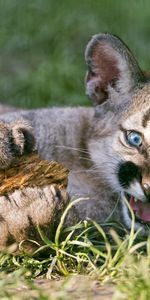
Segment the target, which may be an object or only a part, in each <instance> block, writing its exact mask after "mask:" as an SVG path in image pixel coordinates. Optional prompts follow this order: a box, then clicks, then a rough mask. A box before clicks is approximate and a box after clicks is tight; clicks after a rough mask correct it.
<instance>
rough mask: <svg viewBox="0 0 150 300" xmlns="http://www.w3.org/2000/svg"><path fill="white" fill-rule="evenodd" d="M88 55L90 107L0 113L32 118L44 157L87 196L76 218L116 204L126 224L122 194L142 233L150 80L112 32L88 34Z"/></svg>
mask: <svg viewBox="0 0 150 300" xmlns="http://www.w3.org/2000/svg"><path fill="white" fill-rule="evenodd" d="M85 59H86V63H87V67H88V72H87V75H86V92H87V95H88V96H89V97H90V98H91V99H92V101H93V106H94V107H93V108H84V107H77V108H50V109H37V110H30V111H20V112H19V111H18V112H16V113H15V112H12V113H7V114H4V115H1V116H0V120H1V121H5V122H11V121H14V120H18V119H20V118H23V119H25V120H27V121H29V122H30V124H31V126H32V127H33V130H34V134H35V137H36V141H37V148H38V151H39V153H40V154H41V155H42V157H43V158H45V159H48V160H56V161H58V162H61V163H63V164H64V165H65V166H67V167H68V168H69V169H70V176H69V184H68V192H69V195H70V198H72V197H74V198H75V197H89V200H86V201H82V202H80V204H79V205H78V206H77V211H78V216H79V218H81V219H83V218H84V219H85V218H92V219H95V220H97V221H99V222H102V221H105V220H106V219H107V218H109V217H110V216H112V212H113V218H114V219H115V220H118V221H123V222H124V223H125V224H126V226H127V227H129V228H130V226H131V215H130V212H129V210H128V207H127V205H126V204H125V202H124V198H126V199H127V201H128V202H129V203H130V206H131V207H132V209H133V211H134V213H135V219H136V221H135V228H136V229H138V228H139V227H141V229H142V232H143V233H144V232H146V230H147V224H148V223H149V222H150V81H149V79H148V78H147V77H146V76H145V75H144V73H143V72H142V71H141V69H140V68H139V66H138V63H137V62H136V60H135V58H134V57H133V55H132V53H131V52H130V50H129V49H128V48H127V46H126V45H125V44H124V43H123V42H122V41H121V40H120V39H119V38H118V37H116V36H114V35H112V34H108V33H106V34H103V33H102V34H98V35H95V36H93V38H92V39H91V41H90V42H89V44H88V45H87V48H86V52H85ZM117 203H118V204H117ZM114 208H115V209H114Z"/></svg>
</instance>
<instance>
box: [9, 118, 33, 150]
mask: <svg viewBox="0 0 150 300" xmlns="http://www.w3.org/2000/svg"><path fill="white" fill-rule="evenodd" d="M11 131H12V139H13V148H14V152H15V154H16V155H23V154H27V153H31V152H32V151H33V150H34V147H35V138H34V134H33V129H32V127H31V126H30V124H29V123H28V122H27V121H25V120H19V121H16V122H14V123H12V124H11Z"/></svg>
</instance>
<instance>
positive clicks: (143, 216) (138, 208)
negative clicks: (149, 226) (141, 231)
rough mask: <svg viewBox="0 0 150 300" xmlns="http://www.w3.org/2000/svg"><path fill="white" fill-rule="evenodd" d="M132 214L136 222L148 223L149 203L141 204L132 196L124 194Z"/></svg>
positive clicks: (149, 218) (149, 220) (149, 219)
mask: <svg viewBox="0 0 150 300" xmlns="http://www.w3.org/2000/svg"><path fill="white" fill-rule="evenodd" d="M125 196H126V198H127V200H128V202H129V204H130V206H131V208H132V210H133V212H134V214H135V217H136V219H137V220H138V221H140V222H142V223H150V203H149V202H146V203H143V202H142V201H141V200H138V199H136V198H135V197H134V196H132V195H129V194H127V193H126V194H125Z"/></svg>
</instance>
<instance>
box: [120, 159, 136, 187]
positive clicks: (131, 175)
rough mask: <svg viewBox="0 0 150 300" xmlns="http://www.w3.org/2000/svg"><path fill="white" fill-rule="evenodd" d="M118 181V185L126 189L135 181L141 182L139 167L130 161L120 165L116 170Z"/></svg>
mask: <svg viewBox="0 0 150 300" xmlns="http://www.w3.org/2000/svg"><path fill="white" fill-rule="evenodd" d="M118 179H119V183H120V184H121V186H122V187H124V188H128V187H129V186H130V184H131V183H132V182H133V180H135V179H137V180H138V181H141V170H140V167H138V166H137V165H135V164H134V163H133V162H131V161H127V162H123V163H120V164H119V169H118Z"/></svg>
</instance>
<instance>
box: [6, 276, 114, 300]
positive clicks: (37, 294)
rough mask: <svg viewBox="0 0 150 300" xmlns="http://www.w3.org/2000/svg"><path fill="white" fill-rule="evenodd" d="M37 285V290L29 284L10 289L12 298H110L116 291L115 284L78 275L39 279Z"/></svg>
mask: <svg viewBox="0 0 150 300" xmlns="http://www.w3.org/2000/svg"><path fill="white" fill-rule="evenodd" d="M35 286H36V287H37V290H36V289H35V288H34V289H33V288H32V287H31V288H30V289H29V287H27V286H20V287H17V288H16V289H12V290H9V292H11V299H15V300H17V299H18V300H21V299H22V300H25V299H34V300H37V299H43V300H47V299H50V300H54V299H56V300H80V299H81V300H109V299H112V297H113V293H114V286H113V285H111V284H107V285H101V284H100V282H98V281H97V280H93V279H90V278H89V277H87V276H78V275H73V276H71V277H69V278H65V279H60V280H46V279H38V280H35ZM1 299H3V298H1ZM8 299H9V298H8Z"/></svg>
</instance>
